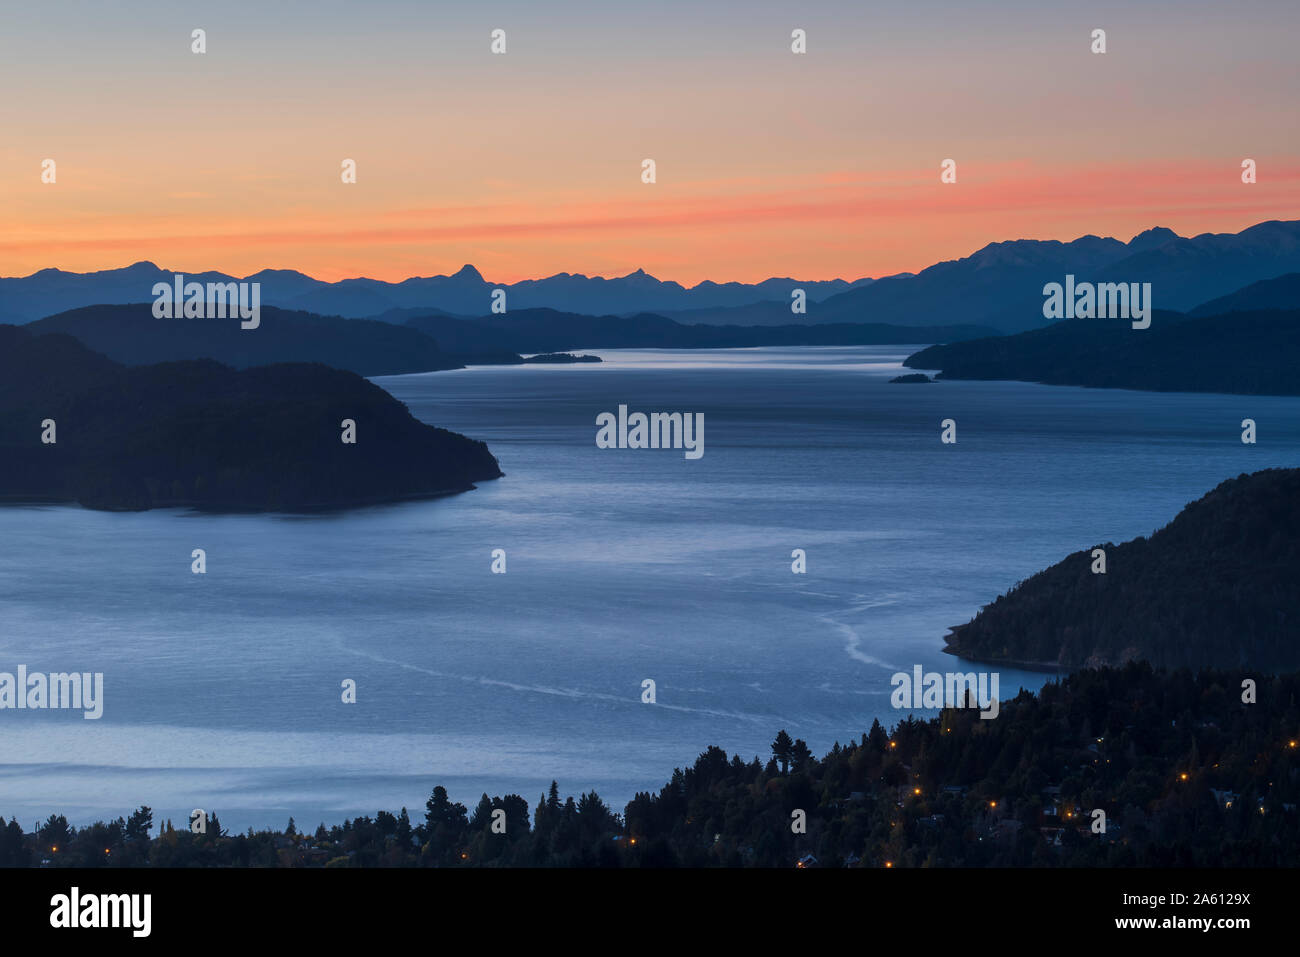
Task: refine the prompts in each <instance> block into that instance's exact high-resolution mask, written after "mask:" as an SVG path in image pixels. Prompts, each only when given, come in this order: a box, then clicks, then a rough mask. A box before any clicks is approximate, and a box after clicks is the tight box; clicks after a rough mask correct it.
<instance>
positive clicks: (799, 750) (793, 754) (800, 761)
mask: <svg viewBox="0 0 1300 957" xmlns="http://www.w3.org/2000/svg"><path fill="white" fill-rule="evenodd" d="M790 760H791V762H792V763H793V765H794V770H795V773H796V774H797V773H798V772H800V771H806V770H808V769H809V768H810V767H811V766H812V764H813V763H814V759H813V753H812V751H810V750H809V749H808V745H807V744H806V743H805V742H804V740H803V738H796V739H795V742H794V744H793V745H791V747H790Z"/></svg>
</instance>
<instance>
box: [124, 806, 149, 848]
mask: <svg viewBox="0 0 1300 957" xmlns="http://www.w3.org/2000/svg"><path fill="white" fill-rule="evenodd" d="M152 827H153V811H152V810H151V809H150V808H149V807H148V806H146V805H141V806H140V808H139V809H138V810H136V811H135V812H134V813H132V815H131V816H130V817H129V818H128V819H127V822H126V839H127V840H128V841H132V842H134V841H146V842H147V841H148V840H149V829H150V828H152Z"/></svg>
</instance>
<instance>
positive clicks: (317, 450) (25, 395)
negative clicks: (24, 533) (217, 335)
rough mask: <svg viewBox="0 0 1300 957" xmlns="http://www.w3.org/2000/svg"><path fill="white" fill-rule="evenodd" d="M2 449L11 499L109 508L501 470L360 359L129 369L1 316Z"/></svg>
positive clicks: (410, 492) (280, 504)
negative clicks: (363, 369)
mask: <svg viewBox="0 0 1300 957" xmlns="http://www.w3.org/2000/svg"><path fill="white" fill-rule="evenodd" d="M236 328H237V327H236ZM248 334H249V333H245V335H248ZM344 420H351V421H352V422H353V423H355V434H356V442H355V443H354V444H346V443H345V442H344V441H343V436H344V426H343V422H344ZM47 422H52V423H53V431H51V430H50V428H49V427H48V426H47V424H46V423H47ZM50 438H53V439H54V441H53V442H50V441H48V440H49V439H50ZM0 462H3V468H0V499H4V500H7V501H33V502H76V503H79V504H81V505H83V506H86V507H87V508H96V509H108V510H141V509H149V508H165V507H194V508H208V509H229V510H254V511H262V510H277V511H278V510H303V509H313V508H342V507H352V506H358V505H366V504H374V503H380V502H391V501H398V500H402V499H409V498H425V497H431V496H437V495H446V494H450V493H454V492H462V491H467V490H469V489H471V488H473V487H474V483H475V482H479V481H484V480H487V479H493V478H498V477H500V476H501V474H502V472H501V469H500V467H499V465H498V464H497V460H496V459H495V458H494V457H493V456H492V454H491V452H489V451H488V448H487V446H486V445H485V444H484V443H482V442H478V441H475V440H473V439H469V438H466V437H465V436H463V435H458V434H456V433H455V432H449V431H447V430H445V429H439V428H435V427H434V426H431V425H426V424H424V423H422V422H420V421H418V420H417V419H416V418H415V417H414V416H412V415H411V413H410V411H409V410H408V409H407V408H406V406H405V405H403V404H402V403H401V402H398V401H397V400H396V399H394V398H393V397H392V396H391V395H389V394H388V393H387V392H385V391H384V390H383V389H381V388H380V387H379V386H377V385H375V384H373V383H371V382H368V381H367V380H365V379H363V378H362V377H361V376H359V375H357V374H355V373H353V372H346V371H342V370H339V369H331V368H328V367H326V366H323V365H319V364H308V363H283V364H276V365H266V366H257V367H255V368H250V369H243V370H236V369H231V368H229V367H228V366H225V365H222V364H221V363H218V362H214V361H212V360H210V359H200V360H192V361H184V362H168V363H161V364H157V365H146V366H135V367H125V366H122V365H120V364H118V363H116V362H114V361H112V360H111V359H109V358H107V357H105V356H103V355H101V354H99V353H97V352H94V351H92V350H91V349H88V348H87V347H86V346H84V345H83V344H82V343H81V342H79V341H77V340H76V339H74V338H72V337H71V336H68V335H33V334H32V332H30V331H28V329H25V328H21V327H16V326H0Z"/></svg>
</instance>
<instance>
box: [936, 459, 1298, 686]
mask: <svg viewBox="0 0 1300 957" xmlns="http://www.w3.org/2000/svg"><path fill="white" fill-rule="evenodd" d="M1096 547H1097V548H1099V549H1101V550H1102V551H1103V552H1104V553H1105V572H1104V573H1100V572H1097V571H1094V569H1095V568H1099V567H1100V566H1099V564H1098V558H1097V556H1096V555H1095V554H1094V549H1091V548H1090V549H1085V550H1084V551H1079V552H1075V553H1074V554H1072V555H1069V556H1067V557H1066V558H1064V559H1063V560H1062V561H1060V562H1058V563H1057V564H1055V565H1053V566H1051V567H1050V568H1048V569H1046V570H1044V571H1041V572H1039V573H1038V574H1036V575H1033V576H1032V577H1030V578H1028V579H1026V580H1025V581H1023V582H1021V583H1020V584H1018V585H1017V586H1016V587H1014V588H1012V589H1011V590H1010V591H1009V592H1008V593H1007V594H1005V595H1002V596H1001V597H999V598H998V599H997V600H996V601H994V602H993V603H992V604H989V605H986V606H985V607H984V608H983V609H982V610H981V611H980V612H979V614H977V615H976V616H975V618H974V619H972V620H971V621H970V622H969V623H967V624H965V625H960V626H958V627H956V628H954V629H952V632H951V634H950V635H949V636H948V637H947V639H946V640H947V643H948V647H947V648H946V649H945V650H946V651H948V652H950V653H952V654H955V655H958V656H959V657H961V658H966V659H970V660H974V661H982V662H989V663H995V664H1016V665H1018V666H1021V667H1026V666H1028V667H1047V668H1061V669H1074V668H1095V667H1104V666H1119V665H1123V664H1126V663H1128V662H1130V661H1134V660H1140V661H1146V662H1149V663H1150V664H1152V665H1153V666H1155V667H1157V668H1207V667H1213V668H1257V669H1261V670H1265V671H1274V672H1281V671H1295V670H1297V669H1300V642H1297V641H1296V635H1297V633H1298V632H1297V629H1298V628H1300V588H1297V587H1296V582H1297V581H1300V469H1266V470H1264V471H1261V472H1254V473H1251V474H1249V475H1241V476H1238V477H1237V478H1234V479H1229V480H1228V481H1226V482H1223V483H1221V484H1220V485H1219V486H1218V487H1216V488H1215V489H1214V490H1213V491H1211V492H1209V493H1208V494H1207V495H1205V496H1203V497H1202V498H1199V499H1197V500H1196V501H1194V502H1192V503H1190V504H1188V505H1187V506H1186V507H1184V508H1183V510H1182V511H1181V512H1179V513H1178V516H1177V517H1176V518H1175V519H1174V520H1173V521H1172V522H1170V523H1169V524H1168V525H1166V526H1165V527H1164V528H1162V529H1160V530H1159V531H1157V532H1155V533H1154V534H1153V535H1152V536H1151V537H1150V538H1145V537H1139V538H1135V539H1133V540H1132V541H1130V542H1125V543H1123V544H1121V545H1113V544H1111V543H1109V542H1107V543H1105V544H1103V545H1099V546H1096Z"/></svg>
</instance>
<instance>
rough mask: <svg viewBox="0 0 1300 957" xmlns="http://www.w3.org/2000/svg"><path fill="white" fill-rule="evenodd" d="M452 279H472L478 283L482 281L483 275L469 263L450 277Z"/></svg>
mask: <svg viewBox="0 0 1300 957" xmlns="http://www.w3.org/2000/svg"><path fill="white" fill-rule="evenodd" d="M451 278H452V279H474V280H477V281H478V282H482V281H483V274H482V273H481V272H479V271H478V270H477V269H475V268H474V267H473V266H471V265H470V264H469V263H466V264H465V265H463V266H461V267H460V270H459V271H458V272H457V273H456V274H455V275H453V276H452V277H451Z"/></svg>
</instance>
